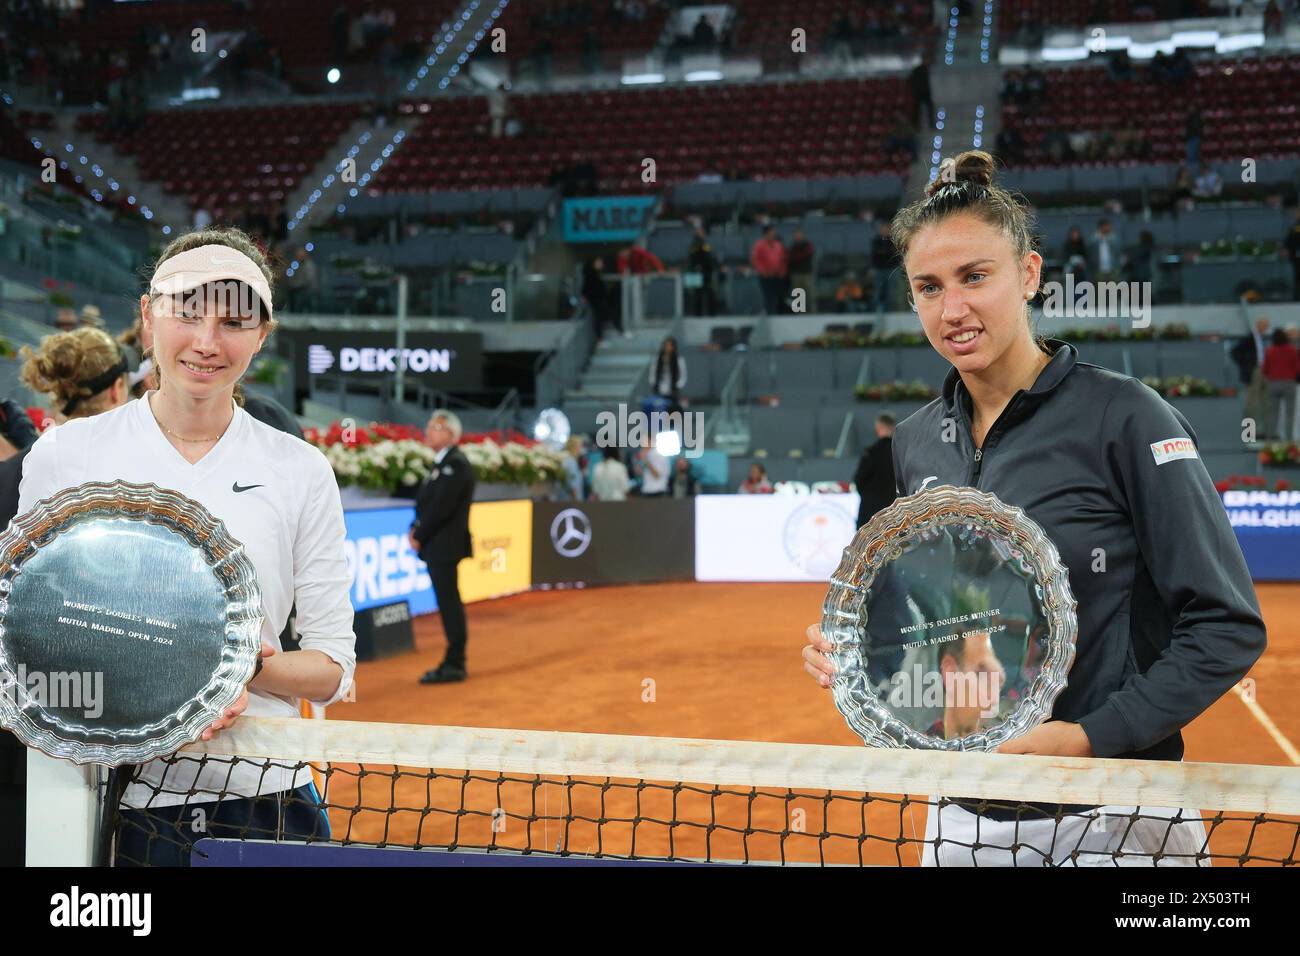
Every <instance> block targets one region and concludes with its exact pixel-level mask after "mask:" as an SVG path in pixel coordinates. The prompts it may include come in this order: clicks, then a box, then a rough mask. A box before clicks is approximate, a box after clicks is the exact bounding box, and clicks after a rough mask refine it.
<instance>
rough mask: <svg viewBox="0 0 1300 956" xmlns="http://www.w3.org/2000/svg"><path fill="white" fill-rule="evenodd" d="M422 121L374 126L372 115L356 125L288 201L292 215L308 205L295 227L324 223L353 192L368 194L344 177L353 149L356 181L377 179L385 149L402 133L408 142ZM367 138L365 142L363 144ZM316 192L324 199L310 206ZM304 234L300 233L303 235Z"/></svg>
mask: <svg viewBox="0 0 1300 956" xmlns="http://www.w3.org/2000/svg"><path fill="white" fill-rule="evenodd" d="M418 122H419V120H418V119H417V118H416V117H415V116H413V115H409V114H400V113H399V114H398V115H397V117H396V119H395V120H394V121H393V122H391V123H385V124H384V125H382V126H376V125H374V124H373V117H371V116H365V117H362V118H359V119H357V120H356V121H355V122H353V123H352V124H351V125H350V126H349V127H348V128H347V129H346V130H345V131H344V132H343V135H341V136H340V137H339V138H338V141H337V142H335V144H334V145H333V146H331V147H330V148H329V149H328V150H327V151H326V153H325V155H324V156H323V157H322V158H321V161H320V162H319V163H317V164H316V165H315V166H314V167H313V168H312V169H311V170H310V171H309V172H307V173H306V174H305V175H304V176H303V177H302V181H301V182H300V183H299V184H298V185H297V186H296V187H295V188H294V190H293V192H291V193H290V194H289V195H288V196H287V197H286V198H285V203H284V208H285V209H286V210H288V211H289V214H290V215H291V216H292V215H294V213H295V211H297V210H301V209H302V208H303V207H304V206H307V212H306V215H305V216H304V217H303V218H302V219H301V220H300V221H299V223H298V225H297V226H295V227H294V228H295V229H297V230H301V229H303V228H304V227H307V226H311V225H313V224H319V223H321V222H324V221H325V220H327V219H329V218H330V216H332V215H334V213H335V212H336V210H337V208H338V206H339V204H341V203H347V202H348V200H349V199H350V198H351V196H350V191H351V190H353V189H355V190H356V191H357V193H358V195H359V194H361V193H362V192H364V190H365V187H364V186H360V185H358V184H357V183H356V182H355V181H353V182H345V181H344V180H343V179H342V178H341V175H340V173H341V172H342V166H343V160H344V159H346V158H348V154H349V152H350V151H351V150H352V149H354V148H355V149H356V151H357V152H356V155H355V156H353V157H352V158H353V159H355V160H356V177H355V179H356V180H360V179H361V178H362V177H363V176H365V175H366V173H368V172H369V173H370V174H371V176H373V175H374V171H373V170H372V166H373V165H374V164H375V163H376V162H377V161H378V160H379V159H380V157H381V155H382V153H383V151H384V149H385V148H386V147H387V146H388V145H389V144H390V143H392V142H393V140H394V138H395V137H396V136H397V134H398V132H399V131H400V132H401V134H402V138H403V139H405V138H406V136H407V135H408V134H409V133H410V132H411V129H412V127H414V126H415V125H416V123H418ZM363 139H364V140H365V142H362V140H363ZM398 149H401V145H400V144H399V145H397V146H395V147H394V151H395V150H398ZM331 174H333V175H334V179H333V180H332V181H331V182H330V184H329V185H328V186H326V185H324V183H325V180H326V179H327V178H328V177H329V176H330V175H331ZM316 190H320V196H319V197H318V198H317V200H316V202H315V203H312V204H310V205H308V200H309V199H310V198H311V196H312V194H313V193H314V192H315V191H316ZM301 234H302V233H301V232H299V235H301Z"/></svg>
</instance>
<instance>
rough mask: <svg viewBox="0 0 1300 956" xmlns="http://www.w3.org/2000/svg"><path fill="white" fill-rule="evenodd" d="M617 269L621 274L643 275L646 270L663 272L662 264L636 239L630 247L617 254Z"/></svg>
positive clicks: (661, 261) (660, 260)
mask: <svg viewBox="0 0 1300 956" xmlns="http://www.w3.org/2000/svg"><path fill="white" fill-rule="evenodd" d="M618 271H619V273H620V274H622V275H627V274H628V273H631V274H632V275H645V274H646V273H648V272H663V271H664V264H663V260H662V259H660V258H659V257H658V256H657V255H655V254H654V253H653V252H651V251H650V250H649V249H647V248H646V247H645V243H644V242H643V241H642V240H640V239H638V240H637V241H636V242H635V243H634V244H633V245H632V246H631V247H630V248H627V249H624V250H623V251H622V252H620V253H619V254H618Z"/></svg>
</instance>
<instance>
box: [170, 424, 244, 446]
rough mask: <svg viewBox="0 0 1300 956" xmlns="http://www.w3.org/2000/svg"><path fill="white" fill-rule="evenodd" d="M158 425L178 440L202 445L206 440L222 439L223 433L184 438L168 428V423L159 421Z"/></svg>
mask: <svg viewBox="0 0 1300 956" xmlns="http://www.w3.org/2000/svg"><path fill="white" fill-rule="evenodd" d="M154 421H158V419H157V418H155V419H154ZM158 427H159V428H161V429H162V430H163V431H165V432H166V433H167V434H168V435H171V436H172V438H175V439H176V440H177V441H183V442H186V443H187V444H191V445H202V444H205V443H206V442H210V441H219V440H220V439H221V435H218V436H216V438H183V437H181V436H180V435H178V434H176V433H175V432H174V431H172V430H171V429H170V428H168V427H167V426H166V425H164V424H163V423H162V422H158ZM227 427H229V426H227ZM221 434H222V435H224V434H225V432H222V433H221Z"/></svg>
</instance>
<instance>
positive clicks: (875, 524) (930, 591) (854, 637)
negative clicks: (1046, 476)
mask: <svg viewBox="0 0 1300 956" xmlns="http://www.w3.org/2000/svg"><path fill="white" fill-rule="evenodd" d="M1075 607H1076V605H1075V600H1074V595H1073V593H1072V592H1071V590H1070V581H1069V574H1068V572H1067V570H1066V568H1065V565H1064V564H1063V563H1062V561H1061V557H1060V555H1059V553H1058V552H1057V550H1056V546H1055V545H1054V544H1052V542H1051V541H1050V540H1048V538H1047V535H1046V534H1044V533H1043V529H1042V528H1041V527H1039V525H1038V524H1037V523H1035V522H1034V521H1033V520H1032V519H1030V518H1029V517H1028V516H1027V515H1026V514H1025V513H1024V512H1023V511H1022V510H1021V509H1019V508H1015V507H1011V506H1009V505H1006V504H1004V503H1003V502H1001V501H999V500H998V499H997V497H995V496H994V495H992V494H988V493H986V492H982V491H977V490H975V489H974V488H956V487H953V486H951V485H944V486H941V487H938V488H932V489H929V490H927V491H922V492H920V493H918V494H915V495H912V496H911V497H908V498H900V499H898V500H897V501H895V502H894V503H893V504H892V505H890V506H889V507H887V508H885V509H884V510H883V511H881V512H879V513H878V514H876V515H875V517H873V518H872V519H871V520H870V521H869V522H867V524H866V525H864V526H863V527H862V528H860V529H859V530H858V533H857V535H856V536H855V537H854V539H853V542H852V544H850V545H849V546H848V547H847V548H845V549H844V557H843V560H841V562H840V566H839V568H838V569H837V570H836V571H835V573H834V574H833V575H832V576H831V587H830V591H829V592H828V593H827V595H826V601H825V603H824V604H823V606H822V623H821V628H822V634H823V635H824V636H825V637H826V638H827V640H829V641H830V642H831V643H832V644H833V645H834V648H835V649H834V651H833V652H832V654H831V659H832V661H833V663H834V664H835V669H836V677H835V681H834V684H833V685H832V692H833V695H834V697H835V706H836V707H838V708H839V710H840V712H841V713H842V714H843V715H844V717H845V719H846V720H847V721H848V723H849V726H850V727H852V728H853V730H854V731H856V732H857V733H858V735H859V736H861V737H862V739H863V740H865V741H866V742H867V744H869V745H871V746H878V747H912V748H917V749H930V750H992V749H993V748H995V747H997V746H998V745H999V744H1002V743H1004V742H1006V741H1008V740H1011V739H1012V738H1014V737H1018V736H1020V735H1021V734H1023V733H1025V732H1026V731H1028V730H1030V729H1031V728H1033V727H1034V726H1036V725H1037V724H1038V723H1040V722H1041V721H1042V720H1043V719H1045V718H1046V717H1047V716H1048V715H1049V714H1050V713H1051V711H1052V704H1053V703H1054V702H1055V700H1056V697H1057V695H1058V694H1060V692H1061V690H1062V689H1063V688H1064V687H1065V678H1066V674H1067V673H1068V672H1069V670H1070V665H1071V664H1073V663H1074V643H1075V637H1076V634H1077V632H1078V621H1077V618H1076V616H1075Z"/></svg>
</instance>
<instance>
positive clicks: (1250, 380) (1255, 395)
mask: <svg viewBox="0 0 1300 956" xmlns="http://www.w3.org/2000/svg"><path fill="white" fill-rule="evenodd" d="M1268 328H1269V326H1268V319H1267V318H1264V317H1260V318H1258V319H1256V320H1255V328H1254V329H1253V330H1252V331H1251V334H1250V335H1247V336H1245V337H1243V338H1241V339H1238V340H1237V343H1236V344H1235V345H1234V346H1233V347H1232V360H1233V361H1234V362H1236V363H1237V368H1238V370H1239V371H1240V372H1241V382H1242V384H1243V385H1245V386H1246V417H1247V418H1248V419H1250V420H1251V421H1253V422H1254V423H1255V426H1256V429H1257V431H1256V435H1257V436H1261V434H1262V433H1260V432H1259V431H1258V428H1259V427H1260V424H1261V423H1262V422H1263V420H1264V417H1265V413H1266V408H1265V406H1266V405H1267V404H1268V380H1267V379H1265V378H1264V355H1265V353H1266V352H1267V351H1268Z"/></svg>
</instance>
